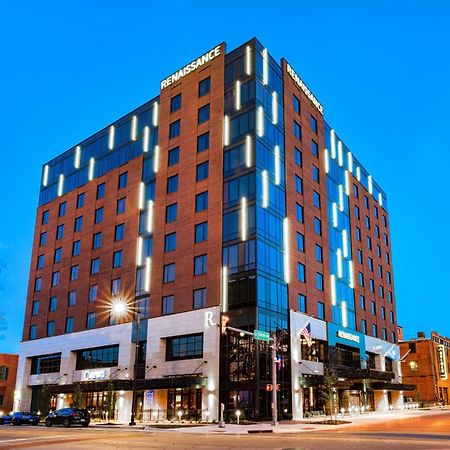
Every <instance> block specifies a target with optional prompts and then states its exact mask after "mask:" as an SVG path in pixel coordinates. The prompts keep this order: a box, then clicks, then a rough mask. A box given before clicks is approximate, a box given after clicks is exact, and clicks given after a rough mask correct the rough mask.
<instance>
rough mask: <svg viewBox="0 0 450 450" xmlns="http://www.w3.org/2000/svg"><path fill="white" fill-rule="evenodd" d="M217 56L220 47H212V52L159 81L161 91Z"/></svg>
mask: <svg viewBox="0 0 450 450" xmlns="http://www.w3.org/2000/svg"><path fill="white" fill-rule="evenodd" d="M218 56H220V45H218V46H217V47H214V48H213V49H212V50H210V51H209V52H206V53H205V54H204V55H202V56H199V57H198V58H197V59H194V61H192V62H190V63H189V64H187V65H186V66H184V67H183V68H182V69H180V70H178V71H176V72H174V73H173V74H172V75H170V76H168V77H167V78H164V80H162V81H161V90H163V89H165V88H166V87H169V86H170V85H171V84H173V83H176V82H177V81H178V80H181V78H183V77H185V76H186V75H189V74H190V73H191V72H194V71H196V70H197V69H198V68H199V67H202V66H203V65H205V64H207V63H209V62H211V61H212V60H213V59H214V58H217V57H218Z"/></svg>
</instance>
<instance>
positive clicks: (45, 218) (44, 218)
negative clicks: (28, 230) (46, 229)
mask: <svg viewBox="0 0 450 450" xmlns="http://www.w3.org/2000/svg"><path fill="white" fill-rule="evenodd" d="M49 216H50V212H49V210H48V209H47V210H46V211H44V212H43V213H42V219H41V224H42V225H45V224H47V223H48V218H49Z"/></svg>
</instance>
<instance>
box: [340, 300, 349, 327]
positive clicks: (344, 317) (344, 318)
mask: <svg viewBox="0 0 450 450" xmlns="http://www.w3.org/2000/svg"><path fill="white" fill-rule="evenodd" d="M341 312H342V326H343V327H345V328H347V327H348V314H347V302H345V301H343V302H341Z"/></svg>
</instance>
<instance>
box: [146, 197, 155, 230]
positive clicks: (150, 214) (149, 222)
mask: <svg viewBox="0 0 450 450" xmlns="http://www.w3.org/2000/svg"><path fill="white" fill-rule="evenodd" d="M153 207H154V203H153V200H149V201H148V203H147V233H153Z"/></svg>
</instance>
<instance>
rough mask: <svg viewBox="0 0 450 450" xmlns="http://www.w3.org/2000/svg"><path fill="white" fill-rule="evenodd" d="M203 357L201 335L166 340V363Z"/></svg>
mask: <svg viewBox="0 0 450 450" xmlns="http://www.w3.org/2000/svg"><path fill="white" fill-rule="evenodd" d="M202 357H203V333H199V334H191V335H187V336H177V337H172V338H167V339H166V361H177V360H180V359H192V358H202Z"/></svg>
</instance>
